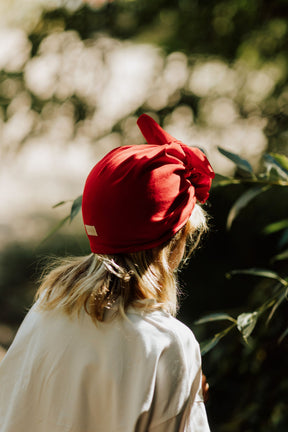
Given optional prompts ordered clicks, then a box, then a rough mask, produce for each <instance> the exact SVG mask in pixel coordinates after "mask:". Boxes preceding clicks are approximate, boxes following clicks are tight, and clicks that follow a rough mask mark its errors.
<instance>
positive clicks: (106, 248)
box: [82, 114, 214, 254]
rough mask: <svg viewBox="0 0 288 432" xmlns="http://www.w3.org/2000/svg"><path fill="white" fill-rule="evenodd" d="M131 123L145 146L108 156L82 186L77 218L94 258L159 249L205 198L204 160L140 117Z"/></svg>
mask: <svg viewBox="0 0 288 432" xmlns="http://www.w3.org/2000/svg"><path fill="white" fill-rule="evenodd" d="M137 123H138V126H139V127H140V129H141V132H142V133H143V135H144V137H145V138H146V139H147V141H148V142H149V144H143V145H131V146H124V147H118V148H116V149H114V150H112V151H111V152H110V153H108V154H107V155H106V156H105V157H104V158H103V159H102V160H101V161H100V162H99V163H98V164H97V165H96V166H95V167H94V168H93V169H92V171H91V173H90V174H89V176H88V178H87V180H86V184H85V188H84V193H83V202H82V213H83V220H84V225H85V228H86V232H87V235H88V238H89V241H90V246H91V250H92V252H94V253H99V254H115V253H125V252H126V253H128V252H137V251H139V250H144V249H149V248H153V247H155V246H159V245H160V244H162V243H163V242H165V241H166V240H168V239H170V238H171V237H172V236H173V235H174V234H175V233H176V232H177V231H178V230H179V229H180V228H181V227H182V226H184V225H185V223H186V222H187V220H188V219H189V217H190V215H191V213H192V210H193V208H194V206H195V203H196V200H198V201H200V202H202V203H203V202H205V201H206V200H207V198H208V196H209V189H210V187H211V182H212V178H213V177H214V172H213V170H212V168H211V166H210V164H209V162H208V160H207V158H206V156H205V155H204V154H203V153H202V152H201V151H200V150H199V149H198V148H192V147H188V146H187V145H185V144H183V143H181V141H178V140H176V139H175V138H173V137H172V136H171V135H169V134H168V133H166V132H165V131H164V130H163V129H162V128H161V127H160V126H159V125H158V124H157V123H156V122H155V121H154V120H153V119H152V118H151V117H149V116H147V115H145V114H143V115H142V116H141V117H140V118H139V119H138V122H137ZM87 226H88V228H87ZM91 227H93V228H92V231H93V232H92V235H91ZM94 230H95V231H94Z"/></svg>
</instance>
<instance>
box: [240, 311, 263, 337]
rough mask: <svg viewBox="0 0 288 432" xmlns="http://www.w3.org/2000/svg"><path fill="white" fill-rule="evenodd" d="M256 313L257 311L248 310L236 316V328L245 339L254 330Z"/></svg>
mask: <svg viewBox="0 0 288 432" xmlns="http://www.w3.org/2000/svg"><path fill="white" fill-rule="evenodd" d="M258 315H259V314H258V312H249V313H242V314H240V315H239V316H238V317H237V328H238V330H239V331H240V333H241V334H242V336H243V338H244V339H245V340H247V338H248V337H249V336H250V335H251V333H252V331H253V330H254V327H255V325H256V323H257V319H258Z"/></svg>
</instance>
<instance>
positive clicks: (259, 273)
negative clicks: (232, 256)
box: [227, 268, 286, 285]
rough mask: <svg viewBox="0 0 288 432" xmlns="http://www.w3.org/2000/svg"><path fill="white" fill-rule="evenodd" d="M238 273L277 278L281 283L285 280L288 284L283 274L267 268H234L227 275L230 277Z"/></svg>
mask: <svg viewBox="0 0 288 432" xmlns="http://www.w3.org/2000/svg"><path fill="white" fill-rule="evenodd" d="M238 274H246V275H252V276H259V277H265V278H268V279H275V280H277V281H279V282H281V283H283V282H284V285H286V282H285V280H284V279H283V278H281V276H279V275H278V274H277V273H275V272H272V271H270V270H265V269H258V268H250V269H243V270H232V271H231V272H230V273H228V274H227V276H228V277H230V276H234V275H238Z"/></svg>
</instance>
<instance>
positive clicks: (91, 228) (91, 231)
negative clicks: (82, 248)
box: [85, 225, 98, 236]
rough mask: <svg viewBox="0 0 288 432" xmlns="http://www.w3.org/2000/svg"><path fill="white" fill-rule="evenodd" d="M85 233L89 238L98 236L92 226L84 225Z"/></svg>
mask: <svg viewBox="0 0 288 432" xmlns="http://www.w3.org/2000/svg"><path fill="white" fill-rule="evenodd" d="M85 228H86V231H87V234H88V235H91V236H98V234H97V231H96V229H95V227H94V225H85Z"/></svg>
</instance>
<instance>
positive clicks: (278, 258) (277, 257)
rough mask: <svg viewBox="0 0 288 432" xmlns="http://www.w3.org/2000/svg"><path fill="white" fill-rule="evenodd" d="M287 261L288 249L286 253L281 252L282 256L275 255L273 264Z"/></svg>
mask: <svg viewBox="0 0 288 432" xmlns="http://www.w3.org/2000/svg"><path fill="white" fill-rule="evenodd" d="M286 259H288V249H287V250H285V251H284V252H281V253H280V254H277V255H275V256H274V257H273V258H272V261H273V262H274V261H283V260H286Z"/></svg>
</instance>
